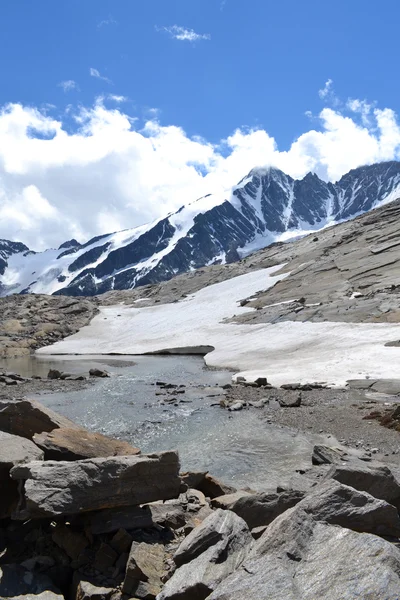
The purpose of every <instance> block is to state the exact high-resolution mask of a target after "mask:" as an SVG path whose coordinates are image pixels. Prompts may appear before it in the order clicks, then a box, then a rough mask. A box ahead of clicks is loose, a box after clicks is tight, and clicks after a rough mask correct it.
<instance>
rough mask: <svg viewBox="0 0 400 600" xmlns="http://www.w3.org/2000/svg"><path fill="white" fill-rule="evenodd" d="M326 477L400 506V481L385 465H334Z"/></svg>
mask: <svg viewBox="0 0 400 600" xmlns="http://www.w3.org/2000/svg"><path fill="white" fill-rule="evenodd" d="M325 479H327V480H328V479H335V480H336V481H339V482H340V483H344V484H345V485H350V486H351V487H353V488H355V489H356V490H360V491H363V492H368V493H369V494H371V496H374V497H375V498H379V499H381V500H386V501H387V502H390V503H391V504H394V505H395V506H397V507H398V508H399V506H400V482H399V480H398V479H397V478H396V477H395V476H394V475H393V473H392V471H391V470H390V469H389V468H388V467H386V466H383V465H377V466H375V465H362V464H359V463H356V464H353V463H351V464H349V465H334V466H332V467H331V469H330V470H329V471H328V472H327V474H326V475H325Z"/></svg>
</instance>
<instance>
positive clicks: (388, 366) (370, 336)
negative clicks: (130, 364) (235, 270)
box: [38, 265, 400, 386]
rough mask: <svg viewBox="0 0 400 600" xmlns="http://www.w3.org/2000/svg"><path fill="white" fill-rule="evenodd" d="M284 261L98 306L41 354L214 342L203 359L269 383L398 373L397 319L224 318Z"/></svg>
mask: <svg viewBox="0 0 400 600" xmlns="http://www.w3.org/2000/svg"><path fill="white" fill-rule="evenodd" d="M282 266H283V265H279V266H275V267H271V268H269V269H262V270H258V271H253V272H251V273H247V274H246V275H241V276H239V277H235V278H233V279H230V280H228V281H224V282H222V283H218V284H215V285H211V286H209V287H206V288H203V289H202V290H200V291H199V292H197V293H195V294H193V295H191V296H189V297H187V298H185V299H184V300H182V301H180V302H177V303H172V304H164V305H157V306H152V307H143V308H140V307H136V306H135V307H127V306H124V305H118V306H112V307H103V308H101V311H100V314H99V315H97V316H96V317H95V318H94V319H93V321H92V322H91V324H90V325H89V326H87V327H84V328H83V329H81V330H80V331H79V332H78V333H76V334H75V335H73V336H71V337H69V338H66V339H65V340H63V341H61V342H58V343H56V344H54V345H53V346H47V347H46V348H41V349H40V350H38V353H39V354H110V353H119V354H144V353H149V352H159V351H162V350H168V349H174V348H180V349H182V348H194V347H200V346H212V347H214V348H215V349H214V351H212V352H210V353H209V354H207V355H206V357H205V362H206V364H207V365H210V366H214V367H220V368H224V367H225V368H232V369H234V370H235V371H237V373H236V375H235V377H236V376H239V375H241V376H244V377H246V379H247V380H248V381H251V380H254V379H256V378H257V377H259V376H263V377H264V376H265V377H267V378H268V381H269V382H270V383H272V384H273V385H281V384H283V383H293V382H301V383H307V382H312V381H324V382H327V383H330V384H335V385H338V386H343V385H344V384H345V382H346V380H348V379H353V378H364V377H368V376H369V377H371V378H396V377H398V376H399V375H398V374H399V372H400V370H399V352H400V350H399V349H398V348H395V347H385V346H384V344H385V343H386V342H388V341H392V340H395V339H400V325H397V324H370V323H363V324H359V323H330V322H324V323H301V322H292V321H286V322H282V323H278V324H275V325H271V324H268V323H266V324H257V325H248V324H245V325H242V324H241V325H238V324H236V323H229V322H226V320H227V319H230V318H231V317H233V316H234V315H239V314H243V313H246V312H249V311H252V310H253V309H251V308H247V307H241V306H240V305H239V301H240V300H242V299H245V298H249V297H251V296H253V295H254V294H256V293H257V292H259V291H262V290H266V289H268V288H270V287H272V286H273V285H275V283H276V282H277V281H279V280H281V279H282V278H283V277H287V275H288V274H285V275H275V273H276V272H278V271H279V270H280V269H281V268H282Z"/></svg>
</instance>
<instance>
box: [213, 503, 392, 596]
mask: <svg viewBox="0 0 400 600" xmlns="http://www.w3.org/2000/svg"><path fill="white" fill-rule="evenodd" d="M399 590H400V551H399V550H398V549H397V548H396V547H395V546H394V545H392V544H390V543H389V542H387V541H385V540H383V539H382V538H379V537H377V536H374V535H371V534H368V533H362V534H360V533H356V532H354V531H351V530H349V529H344V528H342V527H339V526H334V525H329V524H327V523H323V522H319V521H316V520H315V519H313V517H312V516H311V514H308V513H306V512H305V511H304V510H301V509H299V505H297V506H296V507H294V508H292V509H289V510H288V511H287V512H286V513H284V514H283V515H281V516H280V517H278V518H277V519H276V520H275V521H274V522H273V523H271V525H270V526H269V527H268V529H267V531H266V532H265V534H264V535H263V536H262V538H260V540H259V541H258V542H256V543H255V545H254V547H253V549H252V551H251V553H250V554H249V558H248V559H247V560H246V561H245V562H244V563H243V564H242V566H241V568H239V569H237V570H236V571H235V572H234V573H233V574H232V575H230V576H229V577H228V578H226V579H225V581H223V582H222V583H221V584H220V585H219V586H218V587H217V588H216V589H215V591H214V592H213V593H212V594H211V595H210V596H209V597H208V599H207V600H232V598H234V599H235V600H282V599H283V598H284V599H285V600H316V599H317V598H318V600H354V599H355V598H360V599H361V598H362V599H363V600H375V599H378V598H382V599H383V598H384V599H385V600H398V598H399Z"/></svg>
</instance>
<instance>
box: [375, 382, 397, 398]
mask: <svg viewBox="0 0 400 600" xmlns="http://www.w3.org/2000/svg"><path fill="white" fill-rule="evenodd" d="M371 391H373V392H379V393H380V394H389V395H391V396H397V395H399V394H400V379H378V380H377V381H376V382H375V383H374V384H373V385H372V386H371Z"/></svg>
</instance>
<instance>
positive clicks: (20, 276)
mask: <svg viewBox="0 0 400 600" xmlns="http://www.w3.org/2000/svg"><path fill="white" fill-rule="evenodd" d="M399 195H400V163H399V162H388V163H379V164H376V165H371V166H365V167H360V168H358V169H354V170H352V171H350V172H349V173H347V174H346V175H344V176H343V177H342V178H341V179H340V180H339V181H338V182H336V183H334V184H333V183H326V182H324V181H322V180H321V179H319V177H318V176H317V175H315V174H311V173H309V174H308V175H306V176H305V177H304V178H303V179H301V180H295V179H293V178H291V177H290V176H288V175H286V174H285V173H283V172H282V171H280V170H279V169H275V168H268V169H254V170H252V171H251V172H250V173H249V175H248V176H247V177H245V178H244V179H243V180H242V181H241V182H240V183H239V184H238V185H237V186H236V187H235V188H233V190H232V192H231V194H230V197H229V198H228V199H227V198H224V197H223V196H219V197H218V196H213V195H209V196H205V197H204V198H200V199H199V200H197V201H195V202H192V203H191V204H188V205H186V206H184V207H182V208H181V209H180V210H178V211H177V212H176V213H174V214H170V215H168V216H167V217H165V218H163V219H160V220H157V221H155V222H153V223H150V224H147V225H144V226H141V227H137V228H135V229H127V230H125V231H121V232H117V233H113V234H109V235H102V236H97V237H96V238H93V239H92V240H89V241H88V242H87V243H86V244H83V245H82V244H79V243H78V242H76V240H70V241H69V242H65V243H64V244H62V245H61V246H60V248H59V249H57V250H55V249H51V250H46V251H45V252H41V253H34V252H30V251H29V249H28V248H27V247H26V246H24V245H23V244H18V243H15V242H8V241H6V240H3V241H0V295H7V294H9V293H21V292H25V293H27V292H29V293H44V294H64V295H74V296H79V295H85V296H87V295H94V294H99V293H104V292H107V291H109V290H113V289H116V290H121V289H132V288H134V287H136V286H138V285H145V284H150V283H157V282H159V281H164V280H167V279H170V278H171V277H173V276H174V275H177V274H180V273H184V272H187V271H190V270H193V269H196V268H199V267H202V266H205V265H209V264H216V263H225V262H232V261H235V260H237V259H238V258H240V257H241V256H244V255H246V254H249V253H250V252H252V251H254V250H257V249H259V248H263V247H265V246H267V245H268V244H270V243H272V242H274V241H278V240H280V239H289V238H290V237H295V236H298V235H301V234H302V233H306V232H307V231H310V230H317V229H321V228H323V227H324V226H326V225H329V224H334V223H337V222H339V221H342V220H346V219H350V218H352V217H354V216H356V215H359V214H361V213H363V212H366V211H368V210H370V209H371V208H373V207H376V206H378V205H380V204H383V203H386V202H389V201H390V200H393V199H395V198H396V197H398V196H399Z"/></svg>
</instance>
